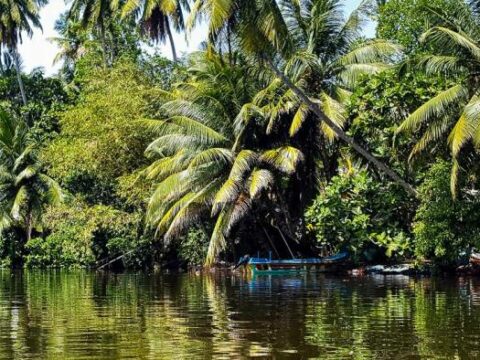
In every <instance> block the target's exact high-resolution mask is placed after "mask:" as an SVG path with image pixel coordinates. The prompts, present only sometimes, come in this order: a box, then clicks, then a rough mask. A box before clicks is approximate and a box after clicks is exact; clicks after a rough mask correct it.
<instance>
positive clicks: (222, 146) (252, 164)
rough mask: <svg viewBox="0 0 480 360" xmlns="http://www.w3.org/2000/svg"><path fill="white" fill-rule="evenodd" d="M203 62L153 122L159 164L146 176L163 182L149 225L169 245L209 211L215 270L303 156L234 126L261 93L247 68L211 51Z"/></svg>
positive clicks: (210, 251) (151, 208) (153, 145)
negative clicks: (233, 236)
mask: <svg viewBox="0 0 480 360" xmlns="http://www.w3.org/2000/svg"><path fill="white" fill-rule="evenodd" d="M197 56H201V57H200V58H198V57H197V59H196V61H195V62H194V65H193V66H192V68H191V69H190V73H191V74H192V76H191V77H190V78H189V80H187V82H185V83H182V84H179V85H178V86H177V87H176V88H175V89H174V90H173V92H172V93H170V94H169V95H168V96H169V101H167V102H166V103H165V104H164V105H163V107H162V110H163V111H164V113H165V115H166V119H164V120H162V121H155V120H152V121H149V125H150V126H151V128H152V129H153V130H155V131H157V132H158V133H159V137H158V138H157V139H156V140H155V141H154V142H152V143H151V144H150V145H149V147H148V149H147V153H149V154H150V155H155V156H156V157H157V160H155V161H154V162H153V163H152V165H151V166H149V167H148V168H147V169H146V174H147V176H148V178H150V179H152V180H155V181H156V182H158V185H157V187H156V189H155V192H154V193H153V195H152V197H151V199H150V203H149V205H148V211H147V220H148V222H149V223H150V224H151V225H153V226H155V227H156V229H157V234H158V235H163V236H164V239H165V240H166V241H168V240H169V239H171V238H172V237H175V236H178V235H179V234H180V233H181V232H182V231H185V230H186V229H188V227H189V226H191V225H192V224H194V223H195V222H197V221H199V220H200V219H202V218H203V217H205V215H208V214H209V213H210V214H211V216H213V217H214V219H215V226H214V229H213V232H212V235H211V239H210V245H209V249H208V254H207V259H206V263H207V264H212V263H213V262H214V260H215V259H216V257H217V255H218V254H219V253H220V252H221V251H222V250H223V249H224V248H225V246H226V237H227V236H228V235H229V234H230V232H231V231H232V229H233V228H234V227H235V226H236V225H238V224H239V222H240V221H241V220H242V219H243V218H244V217H245V216H246V215H248V214H249V213H250V212H251V211H252V209H253V207H254V206H255V205H256V204H258V202H259V199H260V197H261V196H262V195H265V196H267V197H266V198H265V197H262V199H263V201H271V202H275V201H276V197H275V194H274V191H273V190H274V189H275V186H276V184H278V182H279V178H281V177H282V176H289V175H292V174H293V173H294V172H295V169H296V167H297V165H298V164H299V163H300V162H301V161H302V159H303V155H302V153H301V152H300V151H299V150H298V149H296V148H294V147H292V146H289V145H283V146H278V147H273V148H268V145H270V144H268V143H265V142H258V143H256V142H255V141H252V140H253V139H252V138H253V137H252V136H244V134H245V132H246V131H249V129H246V128H244V127H242V126H240V127H237V126H236V125H238V123H237V124H236V121H235V120H236V115H237V114H238V113H239V111H240V110H241V106H242V104H243V103H245V102H246V101H248V100H249V99H250V98H251V95H252V94H253V93H254V92H255V91H254V90H255V89H254V88H253V85H252V84H253V83H254V82H252V80H251V75H250V74H249V71H248V68H246V67H242V66H236V67H231V66H230V65H226V64H225V62H224V61H223V59H222V58H221V57H220V56H218V55H215V54H212V53H210V54H209V55H207V56H208V57H207V58H204V56H205V55H204V54H201V55H197ZM262 145H263V146H262ZM266 145H267V147H266ZM265 199H267V200H265ZM263 201H262V202H263Z"/></svg>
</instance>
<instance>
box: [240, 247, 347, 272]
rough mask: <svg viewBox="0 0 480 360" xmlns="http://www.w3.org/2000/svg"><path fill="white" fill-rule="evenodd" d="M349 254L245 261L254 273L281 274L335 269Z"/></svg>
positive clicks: (255, 258)
mask: <svg viewBox="0 0 480 360" xmlns="http://www.w3.org/2000/svg"><path fill="white" fill-rule="evenodd" d="M348 257H349V254H348V253H347V252H341V253H338V254H335V255H332V256H327V257H323V258H306V259H279V260H273V259H270V258H261V257H253V258H249V259H248V262H245V267H246V269H248V270H249V271H250V272H251V273H252V274H281V273H287V272H306V271H320V272H326V271H334V270H336V269H338V266H339V265H341V264H343V263H345V262H346V261H347V260H348Z"/></svg>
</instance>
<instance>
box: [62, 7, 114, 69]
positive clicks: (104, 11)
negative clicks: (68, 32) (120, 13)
mask: <svg viewBox="0 0 480 360" xmlns="http://www.w3.org/2000/svg"><path fill="white" fill-rule="evenodd" d="M117 6H118V1H116V0H73V2H72V5H71V7H70V10H69V11H68V13H67V18H68V19H70V20H72V21H74V22H75V21H80V23H81V24H82V27H83V28H84V29H91V30H93V31H94V33H95V32H96V33H97V34H98V36H99V38H100V42H101V46H102V50H103V56H104V62H105V64H106V65H108V63H109V61H110V60H109V59H108V58H109V55H108V47H107V26H108V23H109V22H110V21H111V19H112V18H113V17H114V16H116V13H115V11H116V10H117Z"/></svg>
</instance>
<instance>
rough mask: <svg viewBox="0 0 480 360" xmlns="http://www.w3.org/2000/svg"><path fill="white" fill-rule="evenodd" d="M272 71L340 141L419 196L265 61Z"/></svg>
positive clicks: (406, 189)
mask: <svg viewBox="0 0 480 360" xmlns="http://www.w3.org/2000/svg"><path fill="white" fill-rule="evenodd" d="M265 60H266V62H267V64H268V65H269V67H270V68H271V70H272V71H273V72H274V73H275V75H277V76H278V77H279V78H280V79H281V80H282V81H283V83H284V84H285V85H286V86H287V87H288V88H290V90H292V91H293V92H294V93H295V95H297V96H298V97H299V98H300V100H302V101H303V102H304V103H305V104H306V105H307V106H308V108H309V109H310V110H311V111H313V113H314V114H315V115H317V116H318V117H319V119H320V120H322V121H323V122H325V124H327V125H328V126H329V127H330V128H331V129H332V130H333V131H335V133H336V134H337V135H338V137H339V138H340V139H342V140H343V141H345V142H346V143H347V144H348V145H350V146H351V147H352V148H353V149H354V150H355V151H356V152H358V153H359V154H360V155H362V156H363V157H364V158H365V159H366V160H367V161H369V162H371V163H372V164H373V165H375V166H376V167H377V168H378V169H379V170H380V171H382V172H383V173H385V174H386V175H387V176H388V177H389V178H390V179H392V180H393V181H394V182H395V183H397V184H398V185H400V186H401V187H402V188H404V189H405V191H407V192H408V193H409V194H411V195H413V196H417V195H418V193H417V191H416V190H415V189H414V188H413V187H412V186H411V185H410V184H409V183H407V182H406V181H405V180H403V179H402V178H401V177H400V176H399V175H398V174H397V173H396V172H395V171H393V170H392V169H391V168H390V167H388V166H387V165H386V164H384V163H383V162H381V161H380V160H378V159H377V158H376V157H375V156H374V155H372V154H371V153H370V152H368V151H367V150H365V149H364V148H363V147H362V146H360V145H359V144H357V143H356V141H355V140H354V139H353V138H352V137H350V136H348V135H347V134H346V133H345V132H344V131H343V129H342V128H341V127H339V126H338V125H337V124H335V123H334V122H333V121H332V120H330V118H329V117H328V116H326V115H325V114H324V113H323V111H322V110H321V109H320V108H319V107H318V105H317V104H315V103H314V102H313V101H311V100H310V99H309V98H308V96H307V95H306V94H305V93H304V92H303V91H302V90H300V89H299V88H298V87H297V86H295V85H294V84H293V83H292V82H291V81H290V79H289V78H288V77H287V76H285V74H284V73H282V72H281V71H280V70H278V69H277V67H276V66H275V65H274V64H273V62H272V61H271V60H270V59H265Z"/></svg>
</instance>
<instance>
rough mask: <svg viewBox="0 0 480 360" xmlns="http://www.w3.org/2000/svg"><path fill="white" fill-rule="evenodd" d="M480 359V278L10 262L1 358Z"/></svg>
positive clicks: (0, 318)
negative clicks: (143, 271) (237, 273)
mask: <svg viewBox="0 0 480 360" xmlns="http://www.w3.org/2000/svg"><path fill="white" fill-rule="evenodd" d="M254 356H257V357H264V358H277V359H283V358H295V359H297V358H322V359H328V358H331V359H341V358H345V359H416V358H436V359H441V358H445V359H454V358H460V359H463V358H464V359H467V358H471V359H478V358H480V279H476V278H464V279H462V278H452V279H431V278H426V279H413V278H408V277H403V276H391V277H384V276H379V277H365V278H339V277H325V276H305V277H302V276H299V277H287V278H285V277H258V278H254V279H250V280H248V279H243V278H241V277H229V276H219V275H217V276H195V275H175V276H174V275H163V276H162V275H139V274H125V275H111V274H110V275H108V274H99V273H90V272H25V273H23V274H15V275H12V274H11V273H9V272H1V271H0V359H56V358H60V359H64V358H66V359H124V358H138V359H196V358H199V359H208V358H212V357H214V358H240V357H254Z"/></svg>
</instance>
